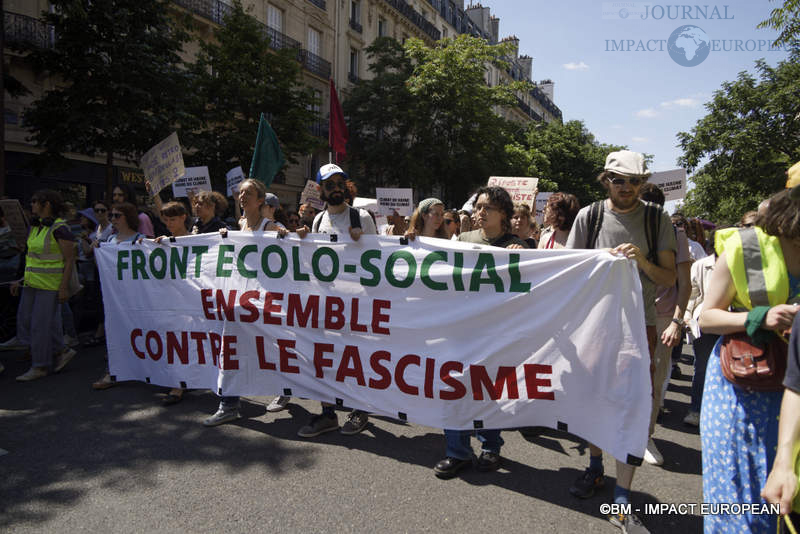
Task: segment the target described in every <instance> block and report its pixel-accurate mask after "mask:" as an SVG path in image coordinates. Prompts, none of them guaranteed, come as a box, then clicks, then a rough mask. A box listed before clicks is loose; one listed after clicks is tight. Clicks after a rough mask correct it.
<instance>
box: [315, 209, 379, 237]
mask: <svg viewBox="0 0 800 534" xmlns="http://www.w3.org/2000/svg"><path fill="white" fill-rule="evenodd" d="M358 216H359V218H360V219H361V231H362V232H364V233H365V234H377V233H378V229H377V228H375V221H373V220H372V217H371V216H370V214H369V213H367V211H366V210H364V209H361V208H358ZM314 227H318V230H317V232H318V233H320V234H347V235H349V234H350V209H349V208H348V209H346V210H344V211H343V212H341V213H329V212H328V210H323V211H321V212H319V213H317V216H316V217H315V218H314V224H313V225H312V229H313V228H314Z"/></svg>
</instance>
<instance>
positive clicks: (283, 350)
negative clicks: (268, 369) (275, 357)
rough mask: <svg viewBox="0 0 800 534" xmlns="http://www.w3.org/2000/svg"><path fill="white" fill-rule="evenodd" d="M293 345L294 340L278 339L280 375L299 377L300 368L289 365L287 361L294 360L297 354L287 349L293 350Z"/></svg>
mask: <svg viewBox="0 0 800 534" xmlns="http://www.w3.org/2000/svg"><path fill="white" fill-rule="evenodd" d="M294 344H295V340H294V339H279V340H278V354H279V355H280V362H281V373H292V374H296V375H299V374H300V368H299V367H297V366H296V365H290V364H289V360H296V359H297V354H296V353H295V352H292V351H291V350H289V349H293V348H294Z"/></svg>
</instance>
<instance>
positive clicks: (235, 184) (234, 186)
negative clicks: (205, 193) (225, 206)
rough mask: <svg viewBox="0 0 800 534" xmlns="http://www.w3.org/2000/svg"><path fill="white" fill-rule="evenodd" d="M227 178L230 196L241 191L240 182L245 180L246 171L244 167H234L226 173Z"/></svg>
mask: <svg viewBox="0 0 800 534" xmlns="http://www.w3.org/2000/svg"><path fill="white" fill-rule="evenodd" d="M225 178H227V180H228V196H229V197H232V196H233V195H236V194H238V193H239V184H240V183H242V180H244V171H242V167H241V166H238V167H234V168H232V169H231V170H229V171H228V172H226V173H225Z"/></svg>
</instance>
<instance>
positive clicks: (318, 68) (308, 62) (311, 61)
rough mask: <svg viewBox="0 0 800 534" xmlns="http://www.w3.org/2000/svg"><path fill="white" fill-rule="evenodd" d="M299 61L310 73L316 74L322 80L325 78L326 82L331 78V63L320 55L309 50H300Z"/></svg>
mask: <svg viewBox="0 0 800 534" xmlns="http://www.w3.org/2000/svg"><path fill="white" fill-rule="evenodd" d="M297 60H298V61H299V62H300V64H301V65H302V66H303V68H304V69H306V70H307V71H308V72H310V73H312V74H316V75H317V76H319V77H320V78H325V79H326V80H327V79H328V78H330V77H331V64H330V62H328V61H325V60H324V59H323V58H321V57H319V56H318V55H316V54H313V53H311V52H309V51H308V50H300V51H299V52H298V54H297Z"/></svg>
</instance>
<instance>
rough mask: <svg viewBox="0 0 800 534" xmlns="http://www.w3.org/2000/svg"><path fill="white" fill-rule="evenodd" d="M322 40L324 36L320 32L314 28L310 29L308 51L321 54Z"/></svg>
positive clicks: (317, 54)
mask: <svg viewBox="0 0 800 534" xmlns="http://www.w3.org/2000/svg"><path fill="white" fill-rule="evenodd" d="M321 42H322V38H321V36H320V33H319V32H318V31H317V30H315V29H314V28H309V29H308V51H309V52H311V53H312V54H314V55H315V56H321V55H322V53H321V50H320V43H321Z"/></svg>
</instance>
